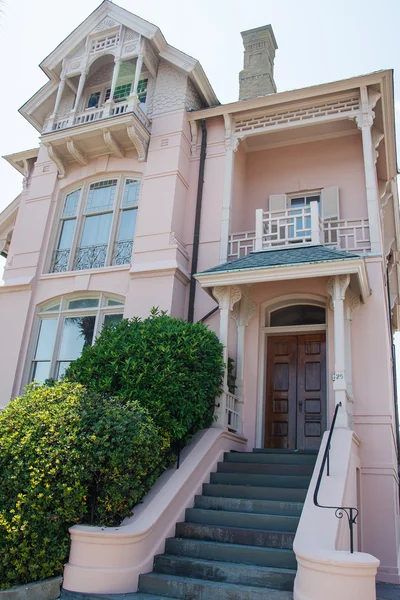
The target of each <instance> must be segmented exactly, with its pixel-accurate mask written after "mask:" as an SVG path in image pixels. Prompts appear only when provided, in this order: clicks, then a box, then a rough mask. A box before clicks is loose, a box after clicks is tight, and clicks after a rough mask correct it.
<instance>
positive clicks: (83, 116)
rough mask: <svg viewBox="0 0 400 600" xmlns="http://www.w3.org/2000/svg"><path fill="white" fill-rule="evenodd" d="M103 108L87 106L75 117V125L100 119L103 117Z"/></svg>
mask: <svg viewBox="0 0 400 600" xmlns="http://www.w3.org/2000/svg"><path fill="white" fill-rule="evenodd" d="M103 112H104V111H103V109H102V108H87V109H86V110H84V111H83V112H81V113H78V114H77V115H76V116H75V119H74V123H73V124H74V125H83V124H84V123H91V122H92V121H98V120H99V119H102V117H103Z"/></svg>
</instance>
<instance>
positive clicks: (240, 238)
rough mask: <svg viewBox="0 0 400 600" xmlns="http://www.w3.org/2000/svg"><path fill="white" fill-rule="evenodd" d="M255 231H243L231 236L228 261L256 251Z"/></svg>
mask: <svg viewBox="0 0 400 600" xmlns="http://www.w3.org/2000/svg"><path fill="white" fill-rule="evenodd" d="M255 239H256V232H255V231H242V232H241V233H233V234H232V235H230V236H229V251H228V260H234V259H235V258H242V257H243V256H247V255H248V254H249V253H250V252H253V250H254V240H255Z"/></svg>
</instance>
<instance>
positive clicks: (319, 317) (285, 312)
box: [270, 304, 325, 327]
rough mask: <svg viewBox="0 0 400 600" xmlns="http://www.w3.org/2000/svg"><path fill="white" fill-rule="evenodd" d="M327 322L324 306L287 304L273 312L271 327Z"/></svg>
mask: <svg viewBox="0 0 400 600" xmlns="http://www.w3.org/2000/svg"><path fill="white" fill-rule="evenodd" d="M324 323H325V309H324V308H323V307H322V306H310V305H308V304H304V305H303V304H298V305H296V306H286V307H285V308H279V309H278V310H274V311H273V312H272V313H271V317H270V326H271V327H287V326H289V325H322V324H324Z"/></svg>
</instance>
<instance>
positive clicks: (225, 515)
mask: <svg viewBox="0 0 400 600" xmlns="http://www.w3.org/2000/svg"><path fill="white" fill-rule="evenodd" d="M185 520H186V521H187V522H188V523H200V524H207V525H219V526H221V527H244V528H251V529H266V530H268V531H292V532H295V531H296V529H297V526H298V524H299V519H298V518H297V517H287V516H280V515H258V514H247V513H243V514H242V513H229V512H225V511H216V510H214V511H213V510H203V509H200V508H188V509H187V510H186V515H185Z"/></svg>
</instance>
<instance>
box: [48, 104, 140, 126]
mask: <svg viewBox="0 0 400 600" xmlns="http://www.w3.org/2000/svg"><path fill="white" fill-rule="evenodd" d="M128 113H133V114H134V115H136V117H137V118H138V119H139V121H140V122H141V123H142V124H143V125H144V127H146V129H147V130H150V120H149V119H148V117H147V115H146V114H145V113H144V112H143V111H142V109H141V108H140V106H139V105H138V104H137V103H135V102H134V101H131V100H130V99H127V100H125V101H123V102H106V103H104V104H103V105H102V106H99V107H94V108H86V109H85V110H83V111H81V112H75V111H71V112H70V114H69V115H64V116H62V117H60V118H56V119H51V118H50V119H48V120H47V122H46V123H45V126H44V129H43V133H50V132H54V131H60V130H61V129H66V128H67V127H74V126H77V125H84V124H86V123H93V122H94V121H100V120H102V119H108V118H110V117H114V116H118V115H123V114H128Z"/></svg>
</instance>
